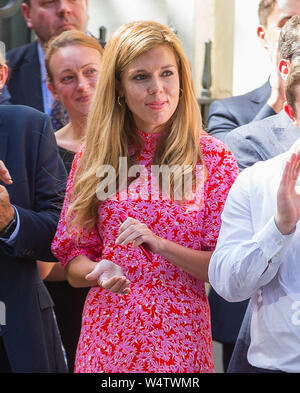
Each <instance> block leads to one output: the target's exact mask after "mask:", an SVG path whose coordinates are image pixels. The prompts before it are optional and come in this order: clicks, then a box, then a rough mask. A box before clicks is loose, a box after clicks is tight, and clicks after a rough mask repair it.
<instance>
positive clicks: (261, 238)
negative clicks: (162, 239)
mask: <svg viewBox="0 0 300 393" xmlns="http://www.w3.org/2000/svg"><path fill="white" fill-rule="evenodd" d="M297 145H298V146H299V145H300V139H299V140H298V141H297V142H296V143H295V144H294V145H293V146H292V148H291V149H290V150H289V151H288V152H286V153H284V154H281V155H279V156H276V157H274V158H272V159H270V160H268V161H262V162H257V163H256V164H254V165H253V166H252V167H250V168H247V169H245V170H244V171H243V172H242V173H241V174H240V175H239V176H238V178H237V180H236V181H235V183H234V184H233V186H232V188H231V190H230V192H229V194H228V198H227V201H226V203H225V207H224V211H223V214H222V226H221V230H220V235H219V238H218V242H217V246H216V250H215V252H214V254H213V256H212V258H211V261H210V264H209V272H208V274H209V280H210V283H211V285H212V286H213V288H214V289H215V290H216V292H217V293H218V294H219V295H221V296H222V297H224V298H225V299H226V300H228V301H231V302H238V301H241V300H245V299H248V298H250V297H251V308H252V320H251V344H250V347H249V351H248V361H249V363H250V364H252V365H253V366H256V367H260V368H265V369H274V370H281V371H285V372H300V223H299V222H298V225H297V228H296V230H295V231H294V232H293V233H292V234H290V235H287V236H284V235H282V234H281V233H280V232H279V230H278V229H277V227H276V225H275V222H274V215H275V213H276V210H277V190H278V187H279V183H280V180H281V175H282V173H283V169H284V166H285V163H286V161H287V159H288V158H289V157H290V156H291V154H292V152H293V151H295V149H296V148H297ZM297 188H298V192H300V181H299V179H298V181H297V186H296V190H297Z"/></svg>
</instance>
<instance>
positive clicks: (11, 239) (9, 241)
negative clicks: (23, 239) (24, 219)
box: [0, 206, 20, 246]
mask: <svg viewBox="0 0 300 393" xmlns="http://www.w3.org/2000/svg"><path fill="white" fill-rule="evenodd" d="M13 208H14V209H15V212H16V221H17V224H16V227H15V230H14V231H13V233H12V234H11V235H10V237H9V238H8V239H4V238H3V237H0V240H1V241H2V242H3V243H6V244H8V245H9V246H13V245H14V243H15V241H16V238H17V236H18V233H19V229H20V217H19V213H18V210H17V209H16V208H15V206H13Z"/></svg>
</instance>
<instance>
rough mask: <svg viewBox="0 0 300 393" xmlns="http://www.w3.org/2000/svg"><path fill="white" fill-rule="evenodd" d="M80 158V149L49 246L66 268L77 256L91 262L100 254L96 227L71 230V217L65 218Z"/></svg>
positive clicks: (100, 246) (100, 243)
mask: <svg viewBox="0 0 300 393" xmlns="http://www.w3.org/2000/svg"><path fill="white" fill-rule="evenodd" d="M81 156H82V149H81V150H80V151H79V152H78V153H77V154H76V155H75V158H74V161H73V164H72V168H71V171H70V173H69V177H68V182H67V189H66V194H65V199H64V203H63V208H62V211H61V215H60V219H59V222H58V226H57V231H56V234H55V236H54V239H53V241H52V246H51V250H52V253H53V255H55V257H56V258H57V259H58V260H59V261H60V263H61V264H62V265H63V266H66V265H67V264H68V263H69V262H70V261H71V260H72V259H73V258H75V257H77V256H78V255H85V256H87V257H88V258H89V259H91V260H92V261H98V260H99V259H100V258H101V253H102V239H101V237H100V235H99V233H98V229H97V226H96V225H95V226H94V227H93V228H91V229H89V230H87V229H86V228H85V227H82V228H78V227H75V228H72V230H69V228H68V224H69V222H70V220H71V219H72V217H70V216H69V217H68V218H67V217H66V216H67V211H68V208H69V206H70V198H71V194H72V189H73V181H74V174H75V171H76V168H77V166H78V162H79V160H80V158H81Z"/></svg>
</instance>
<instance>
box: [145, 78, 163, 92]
mask: <svg viewBox="0 0 300 393" xmlns="http://www.w3.org/2000/svg"><path fill="white" fill-rule="evenodd" d="M161 89H162V83H161V81H160V80H159V78H152V79H151V83H150V84H149V87H148V93H149V94H155V93H157V92H159V91H161Z"/></svg>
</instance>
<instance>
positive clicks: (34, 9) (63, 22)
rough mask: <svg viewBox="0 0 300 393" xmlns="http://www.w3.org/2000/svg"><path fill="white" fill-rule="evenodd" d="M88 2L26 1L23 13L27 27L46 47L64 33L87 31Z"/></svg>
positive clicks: (78, 0) (83, 0) (74, 0)
mask: <svg viewBox="0 0 300 393" xmlns="http://www.w3.org/2000/svg"><path fill="white" fill-rule="evenodd" d="M87 10H88V0H24V1H23V3H22V13H23V15H24V18H25V20H26V23H27V27H28V28H29V29H32V30H34V31H35V33H36V35H37V37H38V39H39V41H40V42H41V44H42V45H45V44H46V43H47V42H48V41H49V40H50V39H51V38H53V37H55V36H57V35H58V34H60V33H61V32H62V31H65V30H71V29H78V30H81V31H86V29H87V23H88V14H87Z"/></svg>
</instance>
